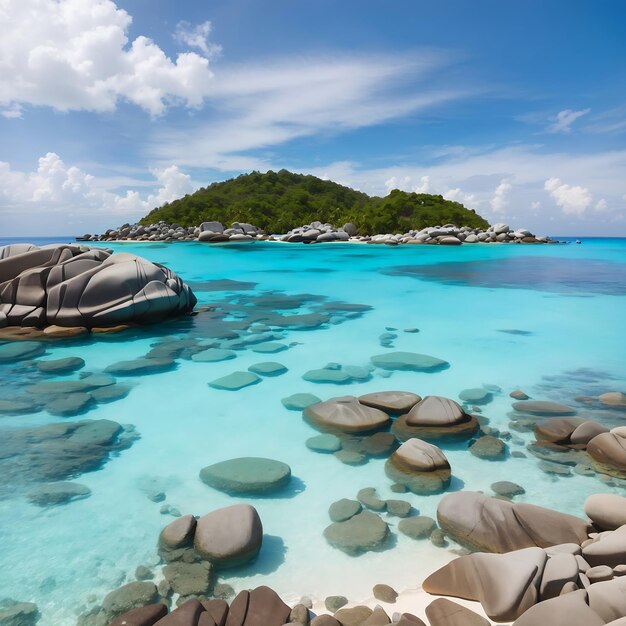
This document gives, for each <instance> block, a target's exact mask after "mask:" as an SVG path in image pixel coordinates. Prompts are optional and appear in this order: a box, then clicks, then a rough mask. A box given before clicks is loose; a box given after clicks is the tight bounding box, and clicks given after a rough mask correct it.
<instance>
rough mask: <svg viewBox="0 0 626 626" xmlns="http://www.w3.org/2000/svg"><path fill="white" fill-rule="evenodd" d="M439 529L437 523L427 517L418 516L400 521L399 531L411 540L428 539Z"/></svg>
mask: <svg viewBox="0 0 626 626" xmlns="http://www.w3.org/2000/svg"><path fill="white" fill-rule="evenodd" d="M436 528H437V522H435V520H434V519H433V518H432V517H427V516H426V515H416V516H414V517H406V518H405V519H402V520H400V523H399V524H398V530H399V531H400V532H401V533H402V534H403V535H406V536H407V537H410V538H411V539H428V537H430V536H431V534H432V532H433V531H434V530H435V529H436Z"/></svg>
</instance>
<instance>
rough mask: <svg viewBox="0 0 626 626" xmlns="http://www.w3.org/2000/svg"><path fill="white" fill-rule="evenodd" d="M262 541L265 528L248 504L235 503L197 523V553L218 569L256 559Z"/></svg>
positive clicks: (209, 514)
mask: <svg viewBox="0 0 626 626" xmlns="http://www.w3.org/2000/svg"><path fill="white" fill-rule="evenodd" d="M262 541H263V525H262V524H261V518H260V517H259V514H258V513H257V510H256V509H255V508H254V507H253V506H250V505H249V504H235V505H233V506H228V507H225V508H222V509H217V510H216V511H212V512H211V513H207V515H204V516H203V517H201V518H200V519H199V520H198V524H197V527H196V532H195V535H194V545H195V548H196V551H197V552H198V553H199V554H200V555H201V556H202V557H204V558H206V559H208V560H209V561H211V562H212V563H213V564H214V565H216V566H219V567H232V566H235V565H241V564H242V563H247V562H248V561H251V560H252V559H254V558H255V557H256V555H257V554H258V553H259V550H260V549H261V543H262Z"/></svg>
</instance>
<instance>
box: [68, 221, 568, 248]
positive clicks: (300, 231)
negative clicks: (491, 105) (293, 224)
mask: <svg viewBox="0 0 626 626" xmlns="http://www.w3.org/2000/svg"><path fill="white" fill-rule="evenodd" d="M77 240H79V241H116V240H128V241H164V242H172V241H193V240H198V241H202V242H207V243H223V242H228V241H231V242H238V241H239V242H241V241H255V240H263V241H284V242H289V243H329V242H342V241H343V242H345V241H356V242H362V243H371V244H387V245H391V246H394V245H398V244H442V245H451V246H455V245H456V246H458V245H461V244H462V243H523V244H529V243H556V242H555V241H554V240H552V239H550V238H549V237H540V236H536V235H534V234H533V233H531V232H530V231H529V230H528V229H526V228H518V229H511V228H510V227H509V226H508V225H507V224H493V225H492V226H489V228H487V229H485V230H481V229H480V228H470V227H469V226H462V227H459V226H455V225H454V224H444V225H443V226H429V227H427V228H422V229H421V230H409V231H407V232H406V233H380V234H374V235H360V234H359V233H358V230H357V228H356V226H355V225H354V224H351V223H347V224H344V225H343V226H341V227H335V226H333V225H332V224H329V223H322V222H319V221H313V222H311V223H310V224H304V225H303V226H299V227H297V228H293V229H291V230H290V231H288V232H287V233H285V234H280V235H267V234H266V233H265V232H264V231H263V229H261V228H259V227H257V226H254V225H252V224H248V223H245V222H233V224H231V226H230V227H226V226H225V225H224V224H222V223H220V222H203V223H202V224H200V225H199V226H195V227H194V226H188V227H184V226H180V225H179V224H166V223H165V222H159V223H158V224H150V225H148V226H142V225H140V224H124V225H123V226H121V227H120V228H117V229H109V230H107V231H106V232H104V233H103V234H101V235H91V234H85V235H83V236H82V237H77Z"/></svg>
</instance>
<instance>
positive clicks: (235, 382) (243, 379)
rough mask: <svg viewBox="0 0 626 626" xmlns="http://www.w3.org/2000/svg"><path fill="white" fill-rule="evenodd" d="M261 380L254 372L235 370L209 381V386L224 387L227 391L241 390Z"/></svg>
mask: <svg viewBox="0 0 626 626" xmlns="http://www.w3.org/2000/svg"><path fill="white" fill-rule="evenodd" d="M259 382H261V378H260V377H259V376H257V375H256V374H254V373H253V372H239V371H238V372H233V373H232V374H228V375H227V376H222V377H221V378H216V379H215V380H212V381H211V382H210V383H209V387H213V388H214V389H223V390H226V391H239V389H243V388H244V387H248V386H250V385H256V384H257V383H259Z"/></svg>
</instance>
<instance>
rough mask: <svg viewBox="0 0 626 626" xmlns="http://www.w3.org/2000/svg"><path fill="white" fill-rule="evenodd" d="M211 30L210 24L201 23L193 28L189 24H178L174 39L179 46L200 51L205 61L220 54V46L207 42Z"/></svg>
mask: <svg viewBox="0 0 626 626" xmlns="http://www.w3.org/2000/svg"><path fill="white" fill-rule="evenodd" d="M212 30H213V26H212V24H211V22H202V24H197V25H195V26H194V25H193V24H190V23H189V22H178V24H177V25H176V31H175V32H174V39H176V41H177V42H178V43H179V44H181V45H184V46H188V47H189V48H196V49H197V50H200V52H202V54H203V55H204V56H205V57H207V59H211V58H214V57H216V56H218V55H219V54H220V53H221V52H222V46H220V45H218V44H215V43H212V42H210V41H209V36H210V34H211V31H212Z"/></svg>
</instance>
